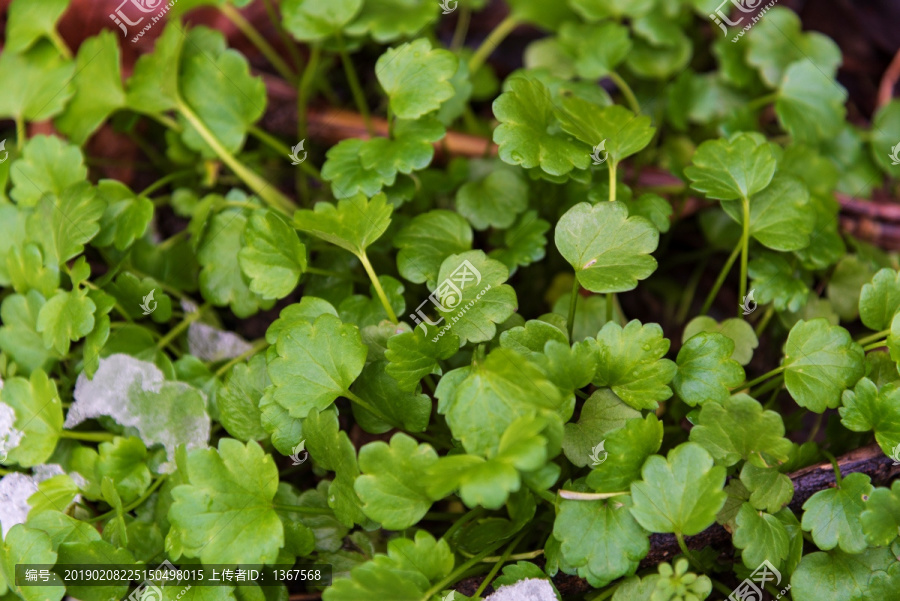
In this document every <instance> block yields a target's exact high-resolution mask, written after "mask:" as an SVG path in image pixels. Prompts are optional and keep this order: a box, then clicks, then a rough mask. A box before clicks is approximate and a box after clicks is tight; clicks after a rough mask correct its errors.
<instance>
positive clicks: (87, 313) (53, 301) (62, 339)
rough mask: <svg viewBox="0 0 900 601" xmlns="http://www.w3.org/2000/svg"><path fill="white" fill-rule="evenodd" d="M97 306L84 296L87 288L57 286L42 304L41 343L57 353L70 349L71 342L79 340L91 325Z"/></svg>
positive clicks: (39, 330) (85, 334)
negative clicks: (57, 288) (76, 288)
mask: <svg viewBox="0 0 900 601" xmlns="http://www.w3.org/2000/svg"><path fill="white" fill-rule="evenodd" d="M96 308H97V306H96V305H95V304H94V301H92V300H91V299H90V298H88V296H87V290H86V289H85V290H72V291H71V292H65V291H64V290H60V291H59V292H57V293H56V294H55V295H54V296H53V297H52V298H50V299H49V300H48V301H47V303H46V304H45V305H44V306H43V307H41V311H40V313H39V314H38V320H37V331H38V332H40V333H41V334H43V336H44V346H46V347H47V348H53V349H55V350H56V352H58V353H59V354H60V355H65V354H67V353H68V352H69V346H70V344H71V343H72V342H74V341H76V340H80V339H82V338H84V337H85V336H87V335H88V334H90V333H91V330H93V329H94V310H95V309H96Z"/></svg>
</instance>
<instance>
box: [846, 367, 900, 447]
mask: <svg viewBox="0 0 900 601" xmlns="http://www.w3.org/2000/svg"><path fill="white" fill-rule="evenodd" d="M841 400H842V405H843V406H842V407H841V408H840V409H838V411H839V412H840V414H841V423H842V424H844V427H846V428H847V429H848V430H852V431H853V432H868V431H869V430H875V440H876V441H878V444H880V445H881V449H882V450H883V451H884V452H885V454H890V453H891V452H892V451H893V449H894V447H895V446H896V445H900V385H898V384H893V383H891V384H886V385H885V386H883V387H882V388H881V389H880V390H879V389H878V388H877V387H876V386H875V384H874V383H873V382H872V381H871V380H870V379H868V378H862V379H861V380H860V381H859V382H857V383H856V388H855V390H845V391H844V394H843V396H842V397H841Z"/></svg>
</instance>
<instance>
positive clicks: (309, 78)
mask: <svg viewBox="0 0 900 601" xmlns="http://www.w3.org/2000/svg"><path fill="white" fill-rule="evenodd" d="M321 58H322V46H321V45H320V44H313V45H312V47H311V49H310V51H309V60H308V61H307V63H306V67H305V68H304V69H303V76H302V77H301V78H300V86H299V87H298V89H297V139H298V140H305V139H306V132H307V128H306V126H307V116H306V105H307V102H308V101H309V95H310V92H311V91H312V84H313V82H314V81H315V77H316V73H317V72H318V70H319V61H320V59H321ZM297 178H298V180H297V183H298V186H299V188H300V191H301V192H302V194H303V198H309V186H308V184H307V181H306V176H305V175H304V173H303V171H300V173H298V174H297Z"/></svg>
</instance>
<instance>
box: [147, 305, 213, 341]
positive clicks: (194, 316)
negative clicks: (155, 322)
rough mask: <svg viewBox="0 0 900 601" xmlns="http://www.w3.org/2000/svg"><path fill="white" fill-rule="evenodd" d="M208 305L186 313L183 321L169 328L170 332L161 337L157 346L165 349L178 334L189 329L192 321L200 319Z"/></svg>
mask: <svg viewBox="0 0 900 601" xmlns="http://www.w3.org/2000/svg"><path fill="white" fill-rule="evenodd" d="M207 306H208V305H203V306H201V307H200V308H198V309H197V310H196V311H194V312H193V313H189V314H188V315H185V317H184V319H182V320H181V323H179V324H178V325H177V326H175V327H174V328H172V329H171V330H169V332H168V333H167V334H166V335H165V336H163V337H162V338H160V339H159V342H157V343H156V348H158V349H163V348H165V347H167V346H168V345H169V344H171V343H172V341H173V340H175V339H176V338H178V336H180V335H181V333H182V332H184V331H185V330H187V329H188V328H189V327H190V325H191V324H192V323H194V322H195V321H197V320H198V319H200V316H201V315H203V312H204V311H205V310H206V308H207Z"/></svg>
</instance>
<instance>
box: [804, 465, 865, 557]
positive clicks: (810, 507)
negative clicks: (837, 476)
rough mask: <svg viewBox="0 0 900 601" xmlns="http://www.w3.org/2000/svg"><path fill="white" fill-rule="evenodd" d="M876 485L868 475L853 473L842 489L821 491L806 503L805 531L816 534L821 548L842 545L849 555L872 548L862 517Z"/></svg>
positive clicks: (817, 544)
mask: <svg viewBox="0 0 900 601" xmlns="http://www.w3.org/2000/svg"><path fill="white" fill-rule="evenodd" d="M871 493H872V484H871V481H870V479H869V477H868V476H867V475H865V474H860V473H855V474H850V475H848V476H847V477H846V478H844V479H843V480H841V483H840V486H838V487H835V488H827V489H825V490H820V491H819V492H817V493H816V494H814V495H813V496H811V497H810V498H809V499H808V500H807V501H806V503H804V504H803V511H804V513H803V520H802V521H801V522H800V523H801V525H802V526H803V529H804V530H806V531H807V532H809V533H811V534H812V537H813V541H815V543H816V546H818V547H819V548H820V549H824V550H826V551H827V550H829V549H834V548H835V547H837V546H840V548H841V551H844V552H845V553H861V552H862V551H864V550H865V549H866V547H867V546H868V545H867V543H866V537H865V534H864V533H863V529H862V525H861V524H860V514H861V513H862V512H863V510H864V509H865V508H866V499H868V498H869V495H870V494H871Z"/></svg>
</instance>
